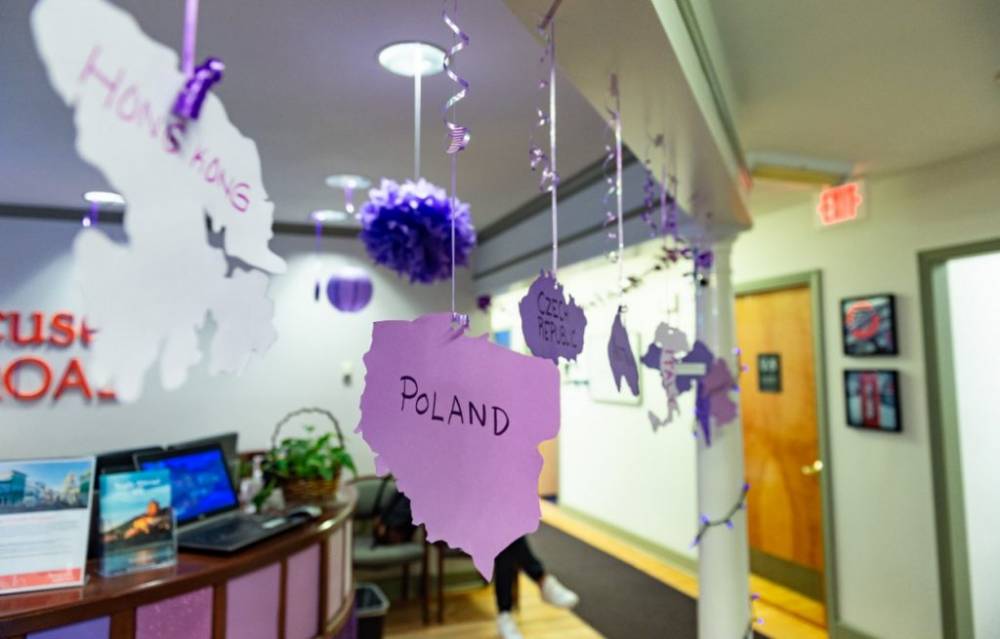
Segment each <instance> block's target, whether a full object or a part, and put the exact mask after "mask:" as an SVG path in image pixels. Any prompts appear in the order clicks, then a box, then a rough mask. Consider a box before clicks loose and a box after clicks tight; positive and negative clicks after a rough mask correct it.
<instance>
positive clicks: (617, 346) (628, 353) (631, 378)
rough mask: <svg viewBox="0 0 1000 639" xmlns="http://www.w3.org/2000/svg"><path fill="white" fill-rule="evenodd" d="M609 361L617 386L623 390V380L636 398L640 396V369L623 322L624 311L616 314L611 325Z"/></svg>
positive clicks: (620, 310)
mask: <svg viewBox="0 0 1000 639" xmlns="http://www.w3.org/2000/svg"><path fill="white" fill-rule="evenodd" d="M608 361H610V362H611V375H612V376H613V377H614V378H615V386H616V387H617V388H618V391H619V392H621V390H622V379H624V380H625V382H626V383H628V388H629V390H630V391H632V394H633V395H635V396H636V397H638V396H639V367H638V366H637V365H636V363H635V354H634V353H633V352H632V343H631V341H630V340H629V338H628V331H627V330H625V323H624V322H622V309H621V307H619V308H618V312H617V313H615V321H614V323H613V324H612V325H611V339H610V340H608Z"/></svg>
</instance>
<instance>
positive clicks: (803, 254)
mask: <svg viewBox="0 0 1000 639" xmlns="http://www.w3.org/2000/svg"><path fill="white" fill-rule="evenodd" d="M998 176H1000V149H993V150H990V151H986V152H983V153H980V154H977V155H974V156H970V157H965V158H961V159H958V160H955V161H951V162H948V163H944V164H939V165H934V166H930V167H925V168H922V169H919V170H914V171H910V172H907V173H902V174H898V175H892V176H886V177H882V178H878V179H873V180H870V181H869V183H868V193H867V200H868V201H867V206H868V213H869V217H868V218H867V219H865V220H862V221H859V222H856V223H851V224H848V225H845V226H842V227H838V228H833V229H827V230H819V229H818V228H817V227H816V224H815V222H814V219H815V218H814V215H815V213H814V210H813V206H812V204H809V205H802V206H794V207H791V208H787V209H784V210H781V211H777V212H772V213H768V214H766V215H759V216H758V217H757V218H756V219H755V226H754V228H753V229H752V230H751V231H749V232H747V233H744V234H743V235H742V236H740V238H739V239H738V240H737V241H736V244H735V247H734V253H733V272H734V277H735V280H736V282H737V283H745V282H752V281H755V280H760V279H764V278H770V277H775V276H780V275H788V274H792V273H798V272H803V271H809V270H814V269H819V270H821V271H822V272H823V280H824V299H823V305H824V318H823V319H824V321H825V324H826V334H825V344H826V349H825V350H826V356H827V376H828V380H829V384H828V400H829V416H830V428H831V440H832V451H831V455H832V467H831V468H829V469H828V472H830V474H831V477H832V480H833V492H834V505H835V508H836V516H835V525H836V530H835V535H836V552H837V572H838V578H839V580H840V583H839V591H840V610H841V615H842V617H843V618H844V620H845V621H846V623H847V624H849V625H850V626H852V627H854V628H856V629H857V630H860V631H863V632H866V633H868V634H869V635H871V636H873V637H878V638H879V639H921V638H925V637H939V636H941V630H940V627H941V617H940V609H941V606H940V597H939V587H938V564H937V550H936V541H935V528H934V525H935V524H934V496H933V491H932V485H931V465H930V448H929V446H930V443H929V435H928V428H929V426H928V415H927V404H926V397H925V394H924V389H925V388H926V375H925V372H924V353H923V345H922V342H921V339H922V338H921V334H922V333H921V330H922V328H921V322H920V315H919V308H920V307H919V305H920V298H919V286H918V272H917V253H918V252H919V251H921V250H924V249H932V248H938V247H942V246H948V245H954V244H962V243H967V242H973V241H976V240H982V239H985V238H989V237H997V236H1000V178H998ZM882 292H888V293H894V294H895V295H896V296H897V306H898V314H899V332H900V339H899V341H900V348H901V353H900V355H899V356H898V357H883V358H875V359H852V358H848V357H845V356H844V355H843V354H842V349H841V344H840V334H839V330H840V321H839V318H838V310H837V307H838V301H839V300H840V299H841V298H843V297H847V296H849V295H856V294H866V293H882ZM867 366H875V367H887V368H896V369H898V370H899V371H900V374H901V379H900V386H901V393H902V397H901V399H902V414H903V433H902V434H900V435H890V434H883V433H874V432H864V431H861V430H857V429H851V428H848V427H847V425H846V420H845V416H844V403H843V399H842V398H843V381H842V371H843V370H844V369H845V368H852V367H853V368H861V367H867Z"/></svg>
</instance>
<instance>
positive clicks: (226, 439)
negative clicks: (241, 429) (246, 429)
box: [167, 432, 240, 486]
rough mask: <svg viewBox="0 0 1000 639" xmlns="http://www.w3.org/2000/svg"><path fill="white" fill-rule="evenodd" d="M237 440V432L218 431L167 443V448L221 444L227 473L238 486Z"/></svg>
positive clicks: (238, 461)
mask: <svg viewBox="0 0 1000 639" xmlns="http://www.w3.org/2000/svg"><path fill="white" fill-rule="evenodd" d="M238 442H239V433H235V432H229V433H220V434H218V435H213V436H211V437H202V438H200V439H193V440H190V441H186V442H181V443H179V444H169V445H167V450H177V449H180V448H197V447H199V446H208V445H209V444H218V445H219V446H222V455H223V456H224V457H225V458H226V465H227V466H229V475H230V476H231V477H232V478H233V485H235V486H239V485H240V455H239V453H238V452H237V444H238Z"/></svg>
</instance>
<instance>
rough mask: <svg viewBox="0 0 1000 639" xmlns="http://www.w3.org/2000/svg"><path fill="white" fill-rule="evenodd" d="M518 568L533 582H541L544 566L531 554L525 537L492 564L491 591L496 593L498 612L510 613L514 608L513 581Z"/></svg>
mask: <svg viewBox="0 0 1000 639" xmlns="http://www.w3.org/2000/svg"><path fill="white" fill-rule="evenodd" d="M518 568H520V569H521V570H523V571H524V572H525V574H527V575H528V576H529V577H531V578H532V579H533V580H534V581H535V582H541V580H542V577H544V576H545V566H543V565H542V562H541V561H539V560H538V557H536V556H535V555H534V553H532V552H531V547H530V546H528V539H527V538H526V537H521V538H520V539H518V540H517V541H515V542H514V543H512V544H511V545H509V546H507V547H506V548H505V549H504V550H503V551H501V552H500V554H499V555H497V558H496V562H494V565H493V590H495V591H496V595H497V608H499V610H500V612H510V610H511V608H513V607H514V580H515V579H517V569H518Z"/></svg>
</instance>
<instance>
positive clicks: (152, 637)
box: [135, 588, 212, 639]
mask: <svg viewBox="0 0 1000 639" xmlns="http://www.w3.org/2000/svg"><path fill="white" fill-rule="evenodd" d="M178 637H183V639H212V589H211V588H202V589H201V590H195V591H193V592H189V593H185V594H183V595H178V596H177V597H171V598H170V599H164V600H163V601H157V602H156V603H151V604H146V605H145V606H140V607H139V608H138V609H136V611H135V639H177V638H178Z"/></svg>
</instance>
